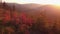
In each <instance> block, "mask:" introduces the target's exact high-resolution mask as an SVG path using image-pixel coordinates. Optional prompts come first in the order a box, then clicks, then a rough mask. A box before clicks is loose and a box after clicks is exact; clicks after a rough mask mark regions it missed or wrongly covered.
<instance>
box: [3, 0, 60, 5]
mask: <svg viewBox="0 0 60 34" xmlns="http://www.w3.org/2000/svg"><path fill="white" fill-rule="evenodd" d="M4 1H5V2H9V3H20V4H26V3H37V4H57V5H60V0H2V2H4Z"/></svg>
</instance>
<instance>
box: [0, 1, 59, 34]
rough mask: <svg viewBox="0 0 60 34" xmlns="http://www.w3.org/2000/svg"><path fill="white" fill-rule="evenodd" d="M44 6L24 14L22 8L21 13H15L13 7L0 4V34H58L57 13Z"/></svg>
mask: <svg viewBox="0 0 60 34" xmlns="http://www.w3.org/2000/svg"><path fill="white" fill-rule="evenodd" d="M46 6H47V5H45V6H42V8H41V7H39V8H35V9H37V10H35V9H30V10H29V9H28V10H26V11H25V12H24V9H22V8H20V10H21V9H22V10H23V11H17V10H16V9H17V8H16V7H15V5H12V8H11V7H10V6H8V5H7V4H6V3H5V2H4V3H0V34H60V16H59V15H58V14H59V12H58V13H57V12H54V11H57V9H56V10H54V11H53V9H54V7H53V6H50V5H48V6H47V7H46ZM45 7H46V8H45ZM48 7H49V8H48ZM52 7H53V8H52ZM43 8H44V9H43ZM51 8H52V9H51ZM50 9H51V10H50Z"/></svg>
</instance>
